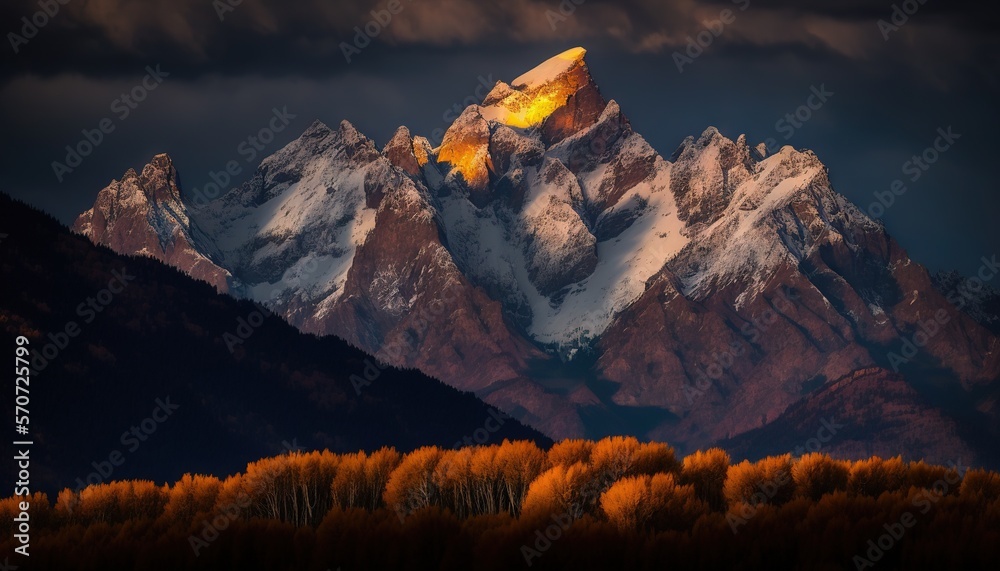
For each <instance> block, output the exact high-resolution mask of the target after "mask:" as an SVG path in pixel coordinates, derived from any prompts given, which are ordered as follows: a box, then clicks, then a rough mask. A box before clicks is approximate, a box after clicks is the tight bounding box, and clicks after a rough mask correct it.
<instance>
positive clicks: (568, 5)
mask: <svg viewBox="0 0 1000 571" xmlns="http://www.w3.org/2000/svg"><path fill="white" fill-rule="evenodd" d="M44 1H45V2H48V3H50V4H52V5H56V4H57V3H58V2H59V1H60V0H44ZM62 1H66V2H67V3H66V5H64V6H62V5H60V6H59V13H58V14H56V15H54V16H52V17H51V18H49V22H48V23H47V24H46V25H45V26H44V27H43V28H42V29H41V30H39V32H38V33H37V35H36V36H35V37H34V38H31V39H30V40H28V43H26V44H20V43H18V42H17V40H16V39H14V40H12V38H11V36H10V35H9V33H16V34H20V33H21V28H22V27H23V25H22V22H21V18H22V17H28V18H30V17H31V15H32V14H34V13H36V12H38V11H39V10H40V7H39V0H13V1H8V2H5V3H4V5H3V7H2V8H0V21H2V22H3V23H4V26H5V28H6V30H5V31H6V32H7V33H8V35H7V40H8V42H7V43H8V44H10V43H11V41H14V42H15V43H18V46H17V52H18V53H16V54H15V53H14V49H13V47H12V46H11V45H8V46H7V47H6V49H5V56H4V58H5V60H6V63H5V65H4V68H3V76H4V77H7V78H9V77H11V76H15V75H20V74H24V73H41V74H57V73H60V72H67V71H72V72H75V73H84V74H89V75H100V76H107V75H114V74H129V73H132V70H134V69H135V67H136V65H138V64H142V65H145V64H146V63H148V62H149V61H150V60H156V61H160V62H164V63H168V62H169V63H170V64H171V65H172V67H174V68H175V69H177V70H178V71H177V73H178V74H179V75H182V76H188V77H191V76H198V75H200V74H203V73H213V72H215V73H225V74H233V75H239V74H241V73H244V72H246V71H248V70H254V71H256V72H272V73H279V74H287V73H288V72H290V71H293V72H295V71H297V72H299V73H310V74H316V73H319V74H329V73H337V72H341V71H343V70H344V69H346V68H347V67H348V64H347V62H346V59H345V58H344V57H343V54H342V42H347V43H353V41H354V37H355V35H356V31H355V27H359V28H364V27H365V24H366V23H368V22H369V21H371V20H372V14H371V12H372V10H376V11H380V10H384V9H385V8H386V7H387V6H388V4H389V1H390V0H379V1H374V2H371V1H368V2H352V1H347V0H334V1H323V0H306V1H299V2H284V1H278V0H214V1H213V0H148V1H144V2H136V1H130V0H62ZM398 1H399V2H400V6H401V11H400V12H399V13H398V14H396V15H395V16H393V17H392V20H391V22H390V23H389V24H388V25H386V26H385V29H384V30H382V31H380V33H379V34H377V35H376V36H375V37H374V38H372V43H373V45H375V46H383V47H384V46H397V47H410V48H412V47H435V46H436V47H449V46H498V45H499V46H509V45H512V44H515V45H517V44H531V43H535V42H550V41H574V42H577V43H581V44H587V43H589V42H594V41H604V40H607V41H610V42H613V43H615V44H617V45H618V46H619V47H620V48H621V49H623V50H627V51H631V52H651V53H662V52H670V51H673V50H677V49H679V48H683V47H684V46H685V45H686V44H687V42H688V40H689V38H691V37H692V36H695V35H696V34H698V33H699V32H701V31H702V30H704V29H705V23H706V22H711V21H714V20H717V19H718V18H719V16H720V13H721V11H722V10H723V9H727V8H728V9H731V10H733V11H734V12H735V13H736V15H737V21H736V22H734V23H733V24H732V25H731V26H730V29H729V30H727V31H726V33H725V34H724V38H722V40H721V41H722V42H724V43H725V44H726V45H727V46H730V47H736V48H742V49H748V48H750V49H753V48H764V49H767V48H770V47H774V46H780V47H783V48H791V49H798V50H801V51H803V52H824V53H830V54H836V55H838V56H842V57H845V58H850V59H854V60H873V59H874V60H876V61H885V62H887V65H888V62H894V61H897V60H898V61H904V62H909V64H913V62H922V63H921V65H925V66H935V65H936V63H937V61H938V60H942V59H943V60H944V61H949V62H950V61H956V60H968V59H970V58H971V59H981V56H980V54H981V53H982V51H983V50H982V47H983V46H984V45H986V46H992V47H994V48H995V46H996V43H995V41H994V40H992V38H991V32H990V30H989V29H988V28H987V27H986V23H985V19H984V18H978V17H976V15H975V12H974V10H976V9H977V8H976V7H975V5H973V4H971V3H970V2H943V1H934V0H926V3H925V4H924V5H922V6H920V8H919V12H918V14H917V15H915V16H914V17H913V21H911V22H908V23H907V25H905V26H903V27H902V28H901V29H900V30H899V31H898V32H895V33H894V37H893V38H892V39H891V40H890V41H889V42H886V41H885V39H884V38H883V36H882V34H881V33H880V31H879V29H878V26H877V24H876V22H877V20H879V19H888V18H889V16H890V14H891V13H892V2H880V1H875V2H872V1H866V2H860V1H847V2H837V1H833V0H830V1H819V2H810V3H802V2H792V1H790V0H732V1H728V2H727V1H725V0H719V1H715V2H695V1H694V0H671V1H666V2H664V1H659V0H632V1H629V2H621V1H608V0H511V1H507V2H482V1H480V0H398ZM908 1H909V2H913V3H914V4H913V5H918V3H919V0H908ZM227 2H228V4H227ZM577 2H580V4H579V5H577V4H576V3H577ZM898 3H901V2H897V4H898ZM744 8H745V9H744ZM979 9H981V8H979ZM376 49H377V48H376ZM991 53H993V50H991ZM942 54H944V55H946V56H947V57H944V58H942V57H939V56H941V55H942ZM980 63H981V64H982V65H983V66H985V67H987V68H989V67H990V65H991V64H992V70H991V73H995V69H996V67H995V64H996V60H995V58H994V59H993V60H992V61H986V62H980ZM935 73H936V74H941V73H944V72H942V71H941V70H937V71H936V72H935Z"/></svg>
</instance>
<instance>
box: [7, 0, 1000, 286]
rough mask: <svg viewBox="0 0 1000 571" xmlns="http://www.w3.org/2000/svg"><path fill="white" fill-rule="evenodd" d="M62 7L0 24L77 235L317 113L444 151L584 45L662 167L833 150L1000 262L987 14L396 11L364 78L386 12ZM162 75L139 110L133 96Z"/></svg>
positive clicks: (941, 257)
mask: <svg viewBox="0 0 1000 571" xmlns="http://www.w3.org/2000/svg"><path fill="white" fill-rule="evenodd" d="M59 1H60V0H51V2H52V3H55V4H56V5H58V6H59V11H58V12H57V13H55V14H54V15H53V16H47V15H45V16H44V17H43V16H42V15H37V14H36V13H38V12H39V10H40V7H39V6H40V5H39V3H38V0H33V1H32V0H6V1H5V2H4V4H3V6H2V7H0V22H2V25H3V32H4V33H5V38H6V42H5V45H4V46H3V47H2V48H0V52H3V54H4V55H3V67H2V71H0V115H2V119H3V126H4V137H3V142H2V147H0V190H3V191H5V192H8V193H10V194H12V195H14V196H16V197H19V198H22V199H24V200H26V201H28V202H30V203H32V204H35V205H37V206H39V207H41V208H43V209H45V210H47V211H49V212H51V213H53V214H54V215H56V216H57V217H59V218H60V219H61V220H63V221H65V222H67V223H68V222H70V221H71V220H72V219H73V218H74V217H75V215H76V214H77V213H79V212H80V211H82V210H85V209H86V208H88V207H89V206H90V205H91V204H92V203H93V200H94V198H95V196H96V194H97V192H98V191H99V190H100V189H101V188H102V187H103V186H105V185H106V184H107V183H108V182H110V180H111V179H113V178H120V177H121V175H122V173H123V172H124V171H125V170H127V169H128V168H136V169H139V168H141V167H142V166H143V165H144V164H145V163H146V162H147V161H148V160H149V159H150V158H151V157H152V156H153V155H154V154H156V153H159V152H167V153H170V155H171V156H172V157H173V158H174V160H175V162H176V164H177V166H178V169H179V171H180V174H181V178H182V186H183V187H184V188H190V187H192V186H195V187H200V186H202V185H204V184H205V183H206V182H208V181H209V172H210V171H218V170H221V169H223V168H224V167H225V165H226V163H227V162H228V161H230V160H240V161H241V163H242V164H243V165H244V176H243V177H241V180H242V178H245V176H246V175H248V174H249V173H250V172H251V171H252V170H253V168H255V167H256V164H257V163H259V161H260V159H261V158H263V156H266V154H269V153H270V152H273V151H275V150H277V149H279V148H280V147H281V145H283V144H285V143H287V142H288V141H290V140H292V139H294V138H295V137H297V136H298V135H299V134H300V133H301V132H302V131H303V130H305V129H306V127H308V126H309V124H310V123H311V122H312V121H314V120H317V119H319V120H322V121H323V122H325V123H327V124H330V125H336V124H337V123H339V122H340V121H341V120H344V119H347V120H350V121H351V122H352V123H354V124H355V125H356V126H357V127H358V128H359V129H360V130H361V131H362V132H364V133H365V134H367V135H368V136H370V137H371V138H373V139H374V140H375V141H376V142H377V143H378V144H379V145H382V144H384V143H385V142H386V141H387V139H388V138H389V136H390V135H391V134H392V132H393V131H394V130H395V128H396V127H398V126H399V125H407V126H408V127H410V129H411V130H412V131H413V132H414V133H416V134H423V135H425V136H432V134H433V133H434V132H435V131H436V130H438V129H444V128H445V127H447V120H446V116H447V117H453V115H452V114H451V113H448V111H449V109H450V108H452V107H453V106H454V105H456V104H458V105H463V103H465V102H467V101H466V100H467V98H469V97H473V96H474V94H475V93H476V90H477V87H478V86H479V84H480V82H482V81H485V82H489V83H491V84H492V83H493V82H495V81H498V80H506V81H510V80H511V79H513V78H514V77H516V76H517V75H519V74H520V73H521V72H523V71H526V70H527V69H530V68H531V67H533V66H534V65H536V64H537V63H540V62H541V61H543V60H544V59H546V58H548V57H549V56H551V55H554V54H556V53H559V52H561V51H563V50H565V49H568V48H570V47H574V46H577V45H580V46H584V47H586V48H587V49H588V56H587V60H588V63H589V65H590V68H591V72H592V74H593V75H594V77H595V79H596V81H597V82H598V84H599V85H600V87H601V90H602V92H603V93H604V95H605V96H606V97H607V98H609V99H615V100H616V101H618V102H619V103H620V104H621V106H622V108H623V110H624V111H625V113H626V114H627V115H628V116H629V118H630V119H631V120H632V123H633V125H634V127H635V128H636V130H637V131H638V132H640V133H642V134H643V135H644V136H645V137H646V138H647V139H648V140H649V141H650V143H651V144H652V145H653V146H654V147H655V148H656V149H658V150H659V151H660V152H661V153H662V154H664V155H665V156H669V155H670V154H671V153H672V152H673V151H674V149H675V148H676V147H677V145H678V144H679V143H680V142H681V141H682V140H683V139H684V138H685V137H686V136H688V135H697V134H700V133H701V132H702V131H704V129H705V128H706V127H708V126H715V127H717V128H719V130H720V131H722V133H723V134H724V135H726V136H729V137H731V138H734V139H735V138H736V137H737V136H739V135H740V134H741V133H746V134H747V136H748V138H749V139H750V140H751V141H764V140H767V139H775V140H777V141H778V143H780V144H791V145H793V146H795V147H797V148H809V149H813V150H814V151H815V152H816V153H817V155H818V156H819V157H820V159H822V160H823V162H824V163H825V164H826V165H827V166H828V167H829V169H830V174H831V179H832V180H833V182H834V185H835V187H836V189H837V190H838V191H840V192H841V193H843V194H845V195H846V196H847V197H848V198H850V199H851V200H853V201H854V202H855V203H857V204H859V205H860V206H862V207H864V208H867V207H868V205H870V204H871V203H872V202H874V201H875V197H874V194H875V193H876V192H884V191H888V190H889V189H890V185H891V184H892V182H893V181H894V180H896V179H904V180H906V184H907V190H906V192H905V193H904V194H903V195H902V196H898V197H896V198H895V204H893V206H892V207H890V208H888V209H886V210H885V213H884V215H883V217H882V219H883V221H884V222H885V224H886V226H887V227H888V228H889V231H890V232H891V233H892V234H893V235H894V236H896V237H897V239H898V240H899V241H900V242H901V243H902V244H903V245H904V246H905V247H906V248H907V249H908V250H909V251H910V253H911V255H912V256H913V257H914V258H915V259H916V260H918V261H920V262H923V263H925V264H927V265H928V266H929V267H931V268H932V269H952V268H956V269H960V270H962V271H963V272H965V273H972V272H974V271H976V270H977V269H978V267H979V264H980V262H979V259H980V258H981V257H982V256H990V255H993V254H1000V224H997V222H996V216H997V206H998V204H1000V200H998V199H997V190H998V188H997V182H996V181H997V177H996V174H995V172H996V170H997V162H998V161H997V158H996V157H995V154H996V153H997V151H998V150H1000V149H998V145H997V143H996V141H997V133H998V132H1000V117H998V113H997V110H996V104H997V101H998V100H1000V97H998V96H1000V49H998V44H1000V41H998V39H997V35H996V33H995V32H994V31H993V29H992V23H991V22H989V21H988V20H989V19H988V18H986V17H985V15H984V14H982V13H980V11H982V10H983V8H982V7H981V5H979V4H973V3H972V2H965V1H960V2H944V1H943V0H926V3H925V4H923V5H920V3H919V0H909V1H908V2H899V1H897V2H896V6H897V7H902V8H906V9H908V10H909V11H912V12H913V13H912V14H905V13H904V12H903V11H899V12H897V13H896V16H895V17H896V20H895V24H900V25H899V26H898V28H897V27H896V26H894V25H893V26H891V27H890V25H889V24H893V20H892V18H893V13H894V9H893V2H889V1H886V2H882V1H867V2H860V1H851V0H847V1H834V0H830V1H818V2H808V3H802V2H791V1H790V0H770V1H764V0H738V1H732V2H730V1H721V2H694V1H693V0H677V1H666V2H664V1H657V0H637V1H631V2H628V1H615V2H610V1H600V0H585V1H584V0H566V1H565V2H563V4H562V5H560V3H559V1H557V0H544V1H543V0H514V1H511V2H483V1H479V0H399V2H398V4H394V5H393V8H394V10H396V11H397V13H396V14H394V15H392V16H391V19H388V20H385V15H386V14H388V12H386V13H384V14H382V17H383V21H387V23H386V25H385V26H378V27H381V29H377V27H376V26H374V25H370V26H368V27H369V30H375V31H377V34H375V35H374V36H373V37H371V38H361V39H362V40H364V39H370V45H365V46H364V47H362V48H360V49H359V50H357V51H355V50H352V57H351V62H350V63H348V62H347V60H346V57H345V55H344V45H345V42H346V43H348V44H355V45H359V44H364V42H363V41H362V42H356V38H355V36H357V33H356V31H355V27H359V28H364V27H365V26H366V25H367V24H369V22H370V21H371V20H372V19H373V16H372V13H371V12H372V10H375V11H381V10H384V9H386V8H388V7H389V6H390V2H389V1H388V0H380V1H375V2H365V1H362V2H346V1H341V0H333V1H320V0H304V1H299V2H278V1H276V0H242V1H239V0H228V2H229V4H226V2H227V0H218V1H216V2H213V1H212V0H146V1H138V0H131V1H126V0H89V1H88V0H61V1H67V3H66V5H61V4H59V3H58V2H59ZM575 2H580V3H579V5H577V4H576V3H575ZM47 3H49V2H46V1H45V0H43V2H42V4H47ZM807 6H808V7H807ZM915 7H917V9H916V10H915V11H914V10H913V8H915ZM570 8H572V10H571V9H570ZM560 10H561V12H560ZM724 10H729V12H726V13H724ZM220 15H221V16H220ZM22 18H27V19H28V20H29V21H31V20H32V19H34V20H35V21H36V22H38V23H42V24H43V25H41V26H37V28H36V26H35V24H32V25H30V26H27V25H25V23H24V21H23V20H22ZM904 19H905V21H904ZM717 20H725V21H727V22H728V23H726V22H720V23H718V24H715V23H714V22H715V21H717ZM880 20H882V21H883V22H885V23H884V24H882V25H880V24H879V21H880ZM706 29H708V31H706ZM712 29H714V32H715V33H713V31H712ZM716 33H717V35H716ZM698 34H701V39H702V43H703V44H705V47H703V48H701V52H702V53H700V54H696V52H691V53H695V54H696V57H693V58H691V59H690V60H687V61H686V62H685V63H684V66H683V71H682V72H681V71H679V70H678V65H677V61H678V56H677V54H684V57H689V55H688V54H686V53H685V52H686V51H687V50H688V46H689V41H690V38H695V37H697V36H698ZM359 52H360V53H359ZM156 66H159V69H160V76H161V77H160V79H156V78H153V77H151V78H148V79H147V78H146V75H147V73H148V72H147V71H146V68H147V67H150V68H152V69H156ZM144 80H145V83H146V86H147V87H146V88H138V90H137V93H138V94H139V95H145V98H144V100H143V101H141V102H131V101H129V102H123V101H120V98H121V96H122V94H123V93H128V92H131V91H132V90H133V88H136V86H140V85H142V83H143V81H144ZM160 80H162V82H160ZM148 87H154V88H153V89H151V90H149V89H147V88H148ZM814 87H815V88H817V89H820V88H823V89H825V91H826V92H828V93H832V95H829V96H827V97H826V99H827V101H826V102H825V103H824V104H823V105H822V106H821V107H820V108H819V109H817V110H815V111H811V112H810V115H811V117H810V118H809V119H808V120H807V121H804V122H802V123H801V124H800V126H797V127H795V128H794V133H791V135H790V137H789V138H788V139H787V140H786V138H785V137H786V136H789V134H790V129H789V128H788V127H787V126H786V125H787V123H785V124H779V123H778V121H779V120H781V119H782V118H783V117H784V116H785V115H786V113H789V112H794V111H795V110H796V109H797V108H798V107H799V106H801V105H803V104H806V103H807V101H809V97H810V95H811V91H812V88H814ZM479 92H480V93H482V90H480V91H479ZM812 101H813V102H816V101H817V99H816V98H814V99H813V100H812ZM123 105H124V107H123ZM125 108H127V109H128V116H127V117H125V118H122V115H124V112H123V109H125ZM274 108H278V109H281V108H287V110H288V112H289V113H291V114H293V115H295V116H296V117H295V118H294V119H292V120H291V123H290V125H289V126H288V128H286V129H284V130H283V131H282V132H280V133H278V134H277V136H276V138H275V140H274V141H272V142H271V143H269V144H268V145H267V146H266V148H265V149H264V150H263V151H262V153H261V154H260V155H259V156H257V157H255V158H254V161H253V162H252V163H247V162H245V161H243V159H244V158H246V155H245V154H241V153H240V150H239V149H240V144H241V143H242V142H243V141H245V140H246V139H247V137H249V136H251V135H253V134H255V133H256V132H258V131H259V130H260V129H261V128H263V127H265V126H267V125H268V122H269V120H270V118H271V116H272V113H273V111H272V110H273V109H274ZM102 119H107V121H105V127H113V129H114V130H113V131H111V132H110V133H109V134H107V135H105V136H104V137H103V141H101V143H100V144H99V145H97V146H96V148H95V149H94V150H93V152H92V153H90V155H89V156H87V157H86V158H83V160H82V164H80V166H79V167H77V168H74V169H73V171H72V172H63V173H61V177H62V179H63V180H62V181H61V182H60V181H59V180H58V177H57V175H56V173H55V172H54V170H53V166H52V163H53V162H54V161H59V162H66V154H67V151H66V149H65V147H66V146H67V145H73V146H76V145H77V144H78V143H80V141H81V140H83V138H84V135H83V134H82V133H81V131H82V130H92V129H95V128H99V126H100V125H101V121H102ZM949 126H950V127H952V131H953V132H955V133H958V134H960V135H961V136H960V138H958V139H957V140H955V141H954V143H953V144H952V145H951V147H950V148H949V149H948V150H947V151H944V152H942V153H940V154H939V157H937V160H936V162H934V163H933V164H929V165H926V167H927V168H926V171H924V170H921V176H920V178H919V180H916V181H915V182H911V181H910V180H909V179H911V178H913V176H914V175H913V174H912V173H911V172H907V173H904V168H906V169H908V171H912V167H907V161H909V160H910V158H911V157H912V156H913V155H915V154H921V153H923V152H924V150H925V149H926V148H927V147H929V146H932V145H933V144H934V143H935V139H936V138H937V137H938V134H937V131H938V129H940V128H943V129H947V128H948V127H949ZM928 156H931V157H933V153H931V154H929V155H928ZM917 168H920V167H917ZM0 231H2V229H0Z"/></svg>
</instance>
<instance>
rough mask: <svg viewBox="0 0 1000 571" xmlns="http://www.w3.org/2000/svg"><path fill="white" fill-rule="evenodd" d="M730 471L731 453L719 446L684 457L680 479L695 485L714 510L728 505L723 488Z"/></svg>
mask: <svg viewBox="0 0 1000 571" xmlns="http://www.w3.org/2000/svg"><path fill="white" fill-rule="evenodd" d="M728 473H729V454H727V453H726V452H725V451H724V450H720V449H719V448H710V449H708V450H705V451H701V450H699V451H697V452H695V453H694V454H691V455H690V456H687V457H685V458H684V462H683V464H682V466H681V473H680V478H679V481H680V483H681V484H686V485H690V486H694V489H695V493H697V495H698V497H699V498H701V499H702V500H703V501H705V502H707V503H708V505H709V506H711V507H712V509H714V510H718V511H722V510H723V509H725V506H726V499H725V495H724V494H723V488H724V486H725V485H726V476H727V474H728Z"/></svg>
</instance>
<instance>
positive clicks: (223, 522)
mask: <svg viewBox="0 0 1000 571" xmlns="http://www.w3.org/2000/svg"><path fill="white" fill-rule="evenodd" d="M21 499H22V498H7V499H4V500H0V529H2V531H3V537H2V538H0V549H2V550H3V551H0V555H2V554H3V553H6V552H10V551H12V549H13V548H12V546H13V543H11V542H9V541H8V539H9V538H10V537H11V536H12V534H13V533H14V531H13V527H12V526H11V522H12V520H13V517H14V516H15V515H16V514H17V512H18V508H17V502H18V501H20V500H21ZM910 519H912V520H913V521H914V522H915V523H914V524H913V525H904V523H910ZM31 520H32V529H33V530H34V532H33V533H34V541H33V543H34V546H33V552H34V553H33V556H32V562H33V563H37V562H38V561H46V562H49V563H51V564H52V565H55V566H59V565H62V564H68V563H70V562H72V565H71V566H70V567H64V568H76V569H84V568H91V567H88V565H92V568H94V569H97V568H102V567H103V568H107V566H108V565H109V564H112V565H117V566H115V567H114V568H116V569H133V568H134V569H160V568H162V569H172V568H190V569H198V568H205V569H215V568H237V567H239V568H241V569H246V568H267V569H313V568H315V569H336V568H338V567H339V568H341V569H343V570H345V571H346V570H348V569H373V568H393V569H404V568H413V569H470V568H477V569H515V568H529V567H530V568H532V569H535V568H541V569H545V568H553V569H556V568H565V566H567V565H572V566H574V567H578V568H582V569H591V568H593V569H604V568H621V569H630V568H637V569H641V568H647V567H657V568H658V567H659V566H662V564H663V563H664V562H672V563H677V564H680V563H682V562H686V563H685V564H686V565H687V566H690V567H703V566H728V567H732V566H734V565H745V566H749V567H755V566H757V565H758V564H759V565H767V566H769V567H773V568H779V569H780V568H797V567H800V566H803V565H805V566H816V567H817V568H830V569H842V568H868V567H869V566H875V565H878V567H879V568H895V567H899V568H905V567H906V566H907V565H909V564H913V565H917V564H919V565H925V564H928V563H929V562H934V561H938V562H940V563H941V564H942V565H943V566H944V567H946V568H947V567H951V566H953V565H955V564H956V561H958V562H961V563H962V564H966V565H970V566H972V567H976V566H979V565H980V564H983V563H986V562H989V561H995V560H996V558H997V557H1000V551H998V546H1000V475H998V474H996V473H993V472H989V471H984V470H969V471H965V470H964V469H962V468H961V467H959V466H952V467H944V466H935V465H929V464H926V463H923V462H904V461H902V460H901V459H900V458H891V459H881V458H871V459H868V460H862V461H856V462H852V461H842V460H835V459H832V458H830V457H828V456H825V455H822V454H809V455H806V456H803V457H800V458H793V457H792V456H790V455H785V456H777V457H768V458H765V459H763V460H760V461H758V462H748V461H743V462H739V463H736V464H733V463H731V461H730V458H729V456H728V455H727V454H726V453H725V452H724V451H722V450H718V449H712V450H707V451H703V452H697V453H695V454H692V455H690V456H687V457H686V458H683V460H679V459H677V458H676V457H675V453H674V450H673V449H672V448H670V447H669V446H667V445H665V444H661V443H641V442H639V441H638V440H636V439H635V438H621V437H616V438H607V439H604V440H601V441H598V442H593V441H586V440H567V441H563V442H560V443H557V444H555V445H554V446H553V447H552V448H551V449H550V450H548V451H544V450H541V449H540V448H538V447H537V446H536V445H535V444H533V443H531V442H509V441H504V442H503V443H502V444H499V445H493V446H480V447H471V448H462V449H454V450H446V449H440V448H435V447H425V448H421V449H418V450H416V451H413V452H410V453H408V454H405V455H404V454H400V453H399V452H397V451H395V450H393V449H388V448H386V449H382V450H378V451H376V452H373V453H370V454H368V453H364V452H359V453H356V454H333V453H331V452H329V451H324V452H308V453H291V454H286V455H282V456H278V457H274V458H267V459H263V460H260V461H257V462H253V463H251V464H249V465H248V466H247V469H246V471H245V472H243V473H241V474H237V475H235V476H231V477H228V478H225V479H224V480H220V479H218V478H216V477H213V476H202V475H185V476H184V477H183V478H182V479H181V480H179V481H177V482H175V483H174V484H172V485H163V486H160V485H156V484H154V483H152V482H146V481H124V482H111V483H107V484H100V485H96V486H90V487H88V488H85V489H83V490H80V491H73V490H69V489H66V490H63V491H62V492H60V493H59V494H58V497H57V498H56V500H55V502H54V504H53V503H50V501H49V499H48V498H47V497H46V496H45V495H44V494H36V495H35V496H34V497H33V501H32V507H31ZM900 522H903V523H900ZM897 524H898V525H897ZM900 526H902V527H900ZM8 528H9V529H8ZM900 529H902V530H903V531H902V532H901V533H898V534H899V535H900V537H898V538H897V537H896V536H895V535H896V534H897V532H899V530H900ZM887 533H888V534H889V535H888V536H887V537H889V539H890V540H891V545H888V544H889V543H890V542H889V541H888V540H886V539H885V538H884V537H883V536H886V534H887ZM870 541H871V542H872V543H869V542H870ZM880 541H881V544H880V543H879V542H880ZM872 546H874V549H873V548H872ZM36 555H37V556H38V557H37V558H36ZM609 557H610V558H609ZM748 562H749V563H748Z"/></svg>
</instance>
